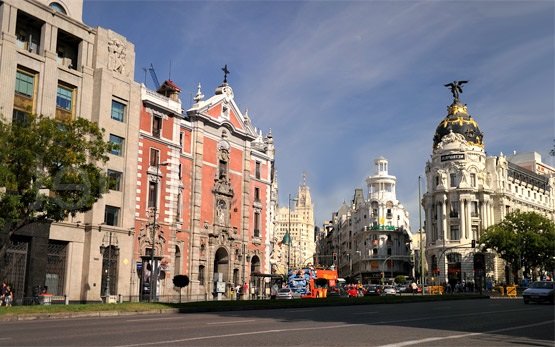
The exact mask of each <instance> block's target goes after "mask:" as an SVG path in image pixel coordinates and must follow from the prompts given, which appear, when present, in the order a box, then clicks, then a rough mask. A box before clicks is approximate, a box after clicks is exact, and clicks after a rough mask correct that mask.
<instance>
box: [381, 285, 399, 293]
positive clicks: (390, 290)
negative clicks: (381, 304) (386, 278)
mask: <svg viewBox="0 0 555 347" xmlns="http://www.w3.org/2000/svg"><path fill="white" fill-rule="evenodd" d="M382 294H383V295H397V294H399V293H397V289H395V287H392V286H385V287H384V288H383V292H382Z"/></svg>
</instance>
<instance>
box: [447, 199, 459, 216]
mask: <svg viewBox="0 0 555 347" xmlns="http://www.w3.org/2000/svg"><path fill="white" fill-rule="evenodd" d="M450 206H451V210H450V211H449V217H451V218H457V217H458V216H459V202H458V201H451V203H450Z"/></svg>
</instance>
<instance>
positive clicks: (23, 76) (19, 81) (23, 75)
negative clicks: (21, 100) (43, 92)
mask: <svg viewBox="0 0 555 347" xmlns="http://www.w3.org/2000/svg"><path fill="white" fill-rule="evenodd" d="M15 93H16V94H18V95H22V96H25V97H28V98H33V96H34V95H35V76H33V75H32V74H30V73H27V72H23V71H21V70H17V72H16V75H15Z"/></svg>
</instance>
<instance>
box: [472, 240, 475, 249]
mask: <svg viewBox="0 0 555 347" xmlns="http://www.w3.org/2000/svg"><path fill="white" fill-rule="evenodd" d="M471 245H472V248H476V240H472V243H471Z"/></svg>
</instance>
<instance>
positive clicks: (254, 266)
mask: <svg viewBox="0 0 555 347" xmlns="http://www.w3.org/2000/svg"><path fill="white" fill-rule="evenodd" d="M254 272H258V273H259V272H260V258H259V257H258V256H257V255H255V256H253V257H252V259H251V273H254Z"/></svg>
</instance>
